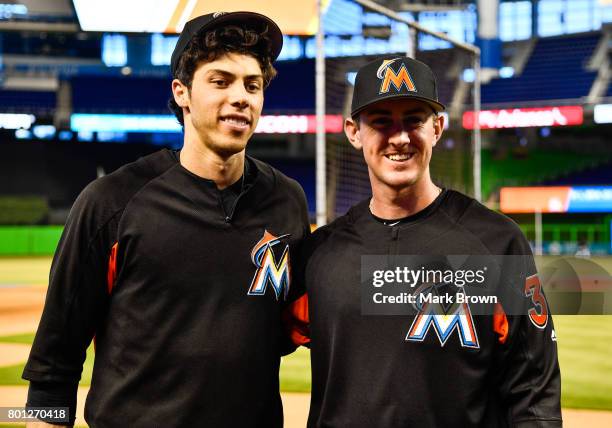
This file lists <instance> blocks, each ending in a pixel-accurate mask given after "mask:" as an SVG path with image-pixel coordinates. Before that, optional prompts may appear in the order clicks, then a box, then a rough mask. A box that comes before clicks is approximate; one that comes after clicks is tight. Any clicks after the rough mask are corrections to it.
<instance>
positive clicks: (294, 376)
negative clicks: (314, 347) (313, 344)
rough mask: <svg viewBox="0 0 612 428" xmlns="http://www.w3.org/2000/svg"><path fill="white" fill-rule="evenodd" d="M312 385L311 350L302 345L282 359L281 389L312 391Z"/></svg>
mask: <svg viewBox="0 0 612 428" xmlns="http://www.w3.org/2000/svg"><path fill="white" fill-rule="evenodd" d="M310 385H311V382H310V350H309V349H306V348H303V347H300V348H298V349H297V351H295V352H294V353H293V354H291V355H288V356H286V357H283V359H282V361H281V368H280V389H281V391H283V392H310Z"/></svg>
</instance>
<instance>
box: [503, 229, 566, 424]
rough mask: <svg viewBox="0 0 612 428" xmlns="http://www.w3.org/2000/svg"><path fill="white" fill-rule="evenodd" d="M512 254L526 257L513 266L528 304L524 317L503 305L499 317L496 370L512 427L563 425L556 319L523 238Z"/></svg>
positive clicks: (522, 310) (521, 237) (512, 248)
mask: <svg viewBox="0 0 612 428" xmlns="http://www.w3.org/2000/svg"><path fill="white" fill-rule="evenodd" d="M510 253H511V254H512V255H520V256H521V257H518V258H514V257H513V259H514V260H520V261H519V262H516V263H512V264H515V266H513V269H514V268H518V269H517V272H519V275H520V281H516V282H517V283H518V287H519V290H517V292H518V293H521V298H522V299H523V302H522V303H521V304H520V306H519V307H520V308H521V312H520V313H522V314H520V313H517V311H516V310H514V311H513V312H512V314H509V315H506V314H505V313H504V312H503V309H502V308H501V307H497V308H496V313H495V314H494V316H493V323H494V326H493V328H494V330H495V331H496V332H497V333H498V335H499V337H498V340H499V352H498V353H497V355H496V360H495V367H494V370H495V373H496V375H497V376H498V379H496V383H497V384H498V385H499V389H498V390H499V393H500V398H501V401H502V403H504V404H505V407H506V408H507V409H508V412H507V418H508V425H509V426H510V427H531V426H539V427H561V426H562V421H561V405H560V399H561V376H560V371H559V362H558V357H557V343H556V335H555V333H554V325H553V320H552V317H551V315H550V313H549V310H548V305H547V302H546V298H545V296H544V291H543V290H542V287H541V284H540V280H539V278H538V276H537V271H536V266H535V262H534V260H533V256H532V254H531V250H530V248H529V244H528V242H527V240H526V239H525V238H524V236H522V234H521V235H520V236H518V237H517V238H516V239H515V240H514V241H513V243H512V245H511V248H510ZM517 265H518V266H517ZM506 274H508V273H507V272H506ZM502 306H503V302H502ZM515 308H516V305H515Z"/></svg>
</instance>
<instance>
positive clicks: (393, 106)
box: [344, 98, 444, 194]
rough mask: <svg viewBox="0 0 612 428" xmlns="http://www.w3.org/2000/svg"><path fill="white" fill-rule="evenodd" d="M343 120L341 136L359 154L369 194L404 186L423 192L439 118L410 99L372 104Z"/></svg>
mask: <svg viewBox="0 0 612 428" xmlns="http://www.w3.org/2000/svg"><path fill="white" fill-rule="evenodd" d="M358 119H359V120H358V121H356V120H354V119H351V118H349V119H347V120H346V122H345V126H344V129H345V133H346V135H347V137H348V139H349V141H350V142H351V144H352V145H353V146H354V147H355V148H357V149H359V150H362V151H363V157H364V159H365V161H366V163H367V165H368V172H369V175H370V183H371V185H372V192H373V193H374V194H376V193H377V191H379V190H380V191H383V190H386V189H392V190H394V191H400V190H402V189H405V188H406V187H408V186H415V188H421V189H425V188H426V186H428V185H429V184H430V183H431V178H430V176H429V162H430V161H431V155H432V149H433V147H434V146H435V145H436V143H437V141H438V140H439V139H440V136H441V135H442V129H443V127H444V118H443V116H435V115H434V114H433V110H432V109H431V107H430V106H429V105H428V104H427V103H425V102H422V101H419V100H414V99H406V98H404V99H401V98H400V99H394V100H388V101H380V102H378V103H375V104H372V105H371V106H369V107H368V108H367V109H365V110H364V111H362V112H361V113H360V114H359V118H358Z"/></svg>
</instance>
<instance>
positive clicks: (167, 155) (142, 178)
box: [71, 150, 177, 221]
mask: <svg viewBox="0 0 612 428" xmlns="http://www.w3.org/2000/svg"><path fill="white" fill-rule="evenodd" d="M176 163H177V160H176V158H175V157H174V155H173V154H172V152H170V151H168V150H161V151H158V152H155V153H153V154H151V155H148V156H145V157H142V158H140V159H138V160H136V161H135V162H131V163H129V164H126V165H124V166H122V167H121V168H119V169H117V170H116V171H114V172H112V173H110V174H108V175H106V176H104V177H100V178H98V179H96V180H94V181H92V182H91V183H89V184H88V185H87V186H86V187H85V188H84V189H83V191H82V192H81V194H80V195H79V196H78V198H77V200H76V201H75V203H74V206H73V208H72V210H71V215H74V214H77V213H81V214H86V215H92V216H95V217H96V218H97V219H98V221H104V220H105V219H106V218H108V217H110V216H112V215H114V213H116V212H117V211H120V210H121V209H123V207H125V205H126V204H127V203H128V202H129V200H130V199H131V198H132V197H133V196H134V195H135V194H136V193H137V192H138V191H139V190H140V189H141V188H142V187H144V186H145V185H146V184H147V183H148V182H150V181H151V180H153V179H155V178H156V177H158V176H160V175H161V174H163V173H164V172H166V171H167V170H168V169H170V168H171V167H172V166H174V165H176Z"/></svg>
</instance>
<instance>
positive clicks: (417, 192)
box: [370, 180, 442, 220]
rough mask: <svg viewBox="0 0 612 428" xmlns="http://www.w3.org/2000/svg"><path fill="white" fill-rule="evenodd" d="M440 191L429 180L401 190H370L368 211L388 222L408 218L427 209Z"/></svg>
mask: <svg viewBox="0 0 612 428" xmlns="http://www.w3.org/2000/svg"><path fill="white" fill-rule="evenodd" d="M424 181H425V180H424ZM441 191H442V189H440V188H439V187H438V186H436V185H435V184H434V183H433V182H432V181H431V180H427V181H426V182H425V183H423V184H419V183H415V184H413V185H411V186H407V187H404V188H402V189H393V188H389V187H384V188H382V189H372V199H371V201H370V211H371V212H372V214H374V215H375V216H376V217H379V218H383V219H389V220H390V219H400V218H404V217H408V216H411V215H413V214H416V213H418V212H419V211H421V210H424V209H425V208H427V207H428V206H429V205H430V204H431V203H432V202H433V201H434V200H435V199H436V198H437V197H438V195H440V193H441Z"/></svg>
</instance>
